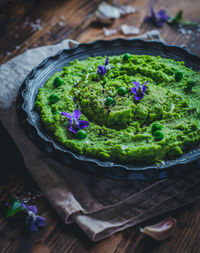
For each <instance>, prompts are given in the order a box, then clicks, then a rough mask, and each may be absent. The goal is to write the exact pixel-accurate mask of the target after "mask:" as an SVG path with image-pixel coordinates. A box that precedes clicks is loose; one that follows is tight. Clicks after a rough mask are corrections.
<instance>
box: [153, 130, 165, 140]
mask: <svg viewBox="0 0 200 253" xmlns="http://www.w3.org/2000/svg"><path fill="white" fill-rule="evenodd" d="M153 136H154V137H155V140H156V141H160V140H162V139H163V138H164V134H163V132H162V131H160V130H156V131H155V132H154V133H153Z"/></svg>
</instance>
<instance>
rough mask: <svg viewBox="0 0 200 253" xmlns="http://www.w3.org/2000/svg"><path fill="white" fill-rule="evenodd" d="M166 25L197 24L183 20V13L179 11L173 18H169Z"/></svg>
mask: <svg viewBox="0 0 200 253" xmlns="http://www.w3.org/2000/svg"><path fill="white" fill-rule="evenodd" d="M167 22H168V24H171V25H173V24H182V25H191V26H192V25H197V24H198V23H196V22H192V21H189V20H185V19H183V11H182V10H180V11H178V13H177V14H176V16H175V17H169V19H168V21H167Z"/></svg>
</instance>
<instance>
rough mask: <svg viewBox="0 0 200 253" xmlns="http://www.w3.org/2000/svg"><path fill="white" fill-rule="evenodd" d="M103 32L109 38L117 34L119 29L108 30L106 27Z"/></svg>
mask: <svg viewBox="0 0 200 253" xmlns="http://www.w3.org/2000/svg"><path fill="white" fill-rule="evenodd" d="M103 32H104V35H105V36H106V37H108V36H111V35H114V34H116V33H117V29H107V28H105V27H104V28H103Z"/></svg>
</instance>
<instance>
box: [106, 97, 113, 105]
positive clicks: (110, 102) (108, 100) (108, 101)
mask: <svg viewBox="0 0 200 253" xmlns="http://www.w3.org/2000/svg"><path fill="white" fill-rule="evenodd" d="M113 102H114V99H113V98H112V97H107V98H106V101H105V105H111V104H112V103H113Z"/></svg>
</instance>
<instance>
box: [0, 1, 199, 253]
mask: <svg viewBox="0 0 200 253" xmlns="http://www.w3.org/2000/svg"><path fill="white" fill-rule="evenodd" d="M100 2H101V1H100V0H93V1H91V0H89V1H87V0H82V1H81V0H71V1H70V0H69V1H64V0H59V1H58V0H57V1H48V0H43V1H41V0H32V1H31V0H29V1H26V0H24V1H19V0H18V1H13V2H12V3H7V4H5V5H4V6H1V7H0V45H1V46H0V62H1V63H4V62H6V61H7V60H9V59H10V58H12V57H14V56H16V55H18V54H20V53H22V52H24V50H26V49H27V48H33V47H37V46H41V45H47V44H54V43H57V42H59V41H61V40H63V39H66V38H71V39H74V40H77V41H79V42H91V41H93V40H96V39H99V38H104V34H103V30H102V27H100V26H98V25H97V24H92V25H91V20H92V14H93V12H94V11H95V9H96V8H97V6H98V4H99V3H100ZM120 2H123V3H129V4H131V5H133V6H135V7H137V8H138V9H139V12H138V13H137V14H130V15H128V16H126V17H122V18H121V19H119V20H117V21H116V22H115V23H114V25H113V26H112V27H115V28H117V27H119V25H120V24H123V23H127V24H132V25H135V26H137V27H140V28H141V32H144V31H147V30H149V29H151V28H152V27H150V26H149V25H146V24H145V25H142V20H143V17H144V16H145V14H146V12H147V8H148V7H149V6H150V5H151V4H152V5H154V6H155V8H156V9H159V8H160V7H164V8H167V9H168V10H170V11H171V12H172V13H174V14H175V13H176V12H177V11H178V10H180V9H183V10H184V16H185V18H188V19H191V20H193V21H197V22H199V23H200V16H199V11H200V1H199V0H190V1H187V0H177V1H174V0H168V1H166V0H152V1H148V0H135V1H131V0H129V1H128V0H127V1H120ZM62 16H63V17H62ZM37 20H40V21H37ZM28 21H31V22H33V24H39V23H41V24H42V27H40V26H37V27H36V26H35V25H32V27H30V25H26V23H28ZM37 22H38V23H37ZM33 28H34V29H33ZM177 29H178V28H177V27H169V26H168V25H165V26H164V27H163V28H162V29H160V33H161V36H162V37H163V39H164V40H165V41H166V42H167V43H169V44H177V45H182V44H185V45H186V46H187V48H188V49H190V50H191V51H192V52H193V53H196V54H198V55H200V39H199V37H198V36H197V37H198V38H195V39H193V38H192V37H193V36H191V35H190V34H188V35H183V34H181V33H180V32H178V31H177ZM112 37H123V35H122V34H120V33H118V34H117V35H116V36H112ZM112 37H108V38H106V39H111V38H112ZM0 137H1V145H0V150H1V162H0V175H1V177H0V190H5V191H10V192H12V193H14V194H17V195H20V194H21V195H23V194H25V195H26V196H27V194H29V191H31V192H34V191H37V186H36V184H35V183H34V181H33V179H32V178H31V176H30V175H29V174H28V172H27V170H26V168H25V166H24V163H23V160H22V158H21V155H20V153H19V151H18V150H17V149H16V146H15V144H14V143H13V142H12V140H11V139H10V137H9V135H8V134H7V132H6V130H5V129H3V128H2V126H1V131H0ZM5 191H4V192H3V193H2V194H1V196H0V198H1V200H2V199H4V198H5V196H6V193H5ZM31 204H36V205H37V206H38V207H39V210H40V213H41V214H42V215H43V216H45V217H46V218H47V226H46V227H45V228H44V229H42V230H40V231H39V232H37V233H32V234H28V233H25V232H24V231H23V230H22V229H21V228H20V227H19V226H18V225H17V224H15V223H13V222H12V223H11V222H9V221H8V220H6V219H5V218H4V217H0V252H1V253H7V252H11V253H13V252H35V253H40V252H43V253H47V252H58V253H62V252H68V253H69V252H71V253H80V252H81V253H84V252H95V253H97V252H98V253H113V252H115V253H117V252H118V253H129V252H134V253H142V252H145V253H146V252H148V253H160V252H162V253H167V252H170V253H197V252H200V203H199V202H198V203H194V204H193V205H190V206H188V207H185V208H182V209H180V210H176V211H173V212H171V213H170V214H171V215H173V216H175V217H176V218H177V220H178V228H177V230H176V232H175V234H174V235H173V236H172V238H170V239H169V240H166V241H164V242H162V243H159V242H155V241H153V240H152V239H150V238H148V237H146V236H144V235H142V234H140V232H139V231H138V227H139V226H136V227H133V228H129V229H127V230H125V231H123V232H120V233H117V234H116V235H113V236H111V237H110V238H108V239H106V240H103V241H100V242H98V243H93V242H91V241H90V240H89V239H88V238H87V237H86V236H85V235H84V234H83V233H82V232H81V231H80V229H79V228H78V227H77V226H76V225H75V224H72V225H64V223H63V222H62V221H61V220H60V218H59V216H58V215H57V213H56V212H55V211H54V210H53V208H52V207H51V206H50V205H49V203H48V202H47V200H46V199H45V198H44V197H43V198H37V199H35V200H33V201H31ZM163 217H165V216H163ZM163 217H159V218H156V219H152V220H151V221H150V223H153V222H156V221H157V220H159V219H161V218H163Z"/></svg>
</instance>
